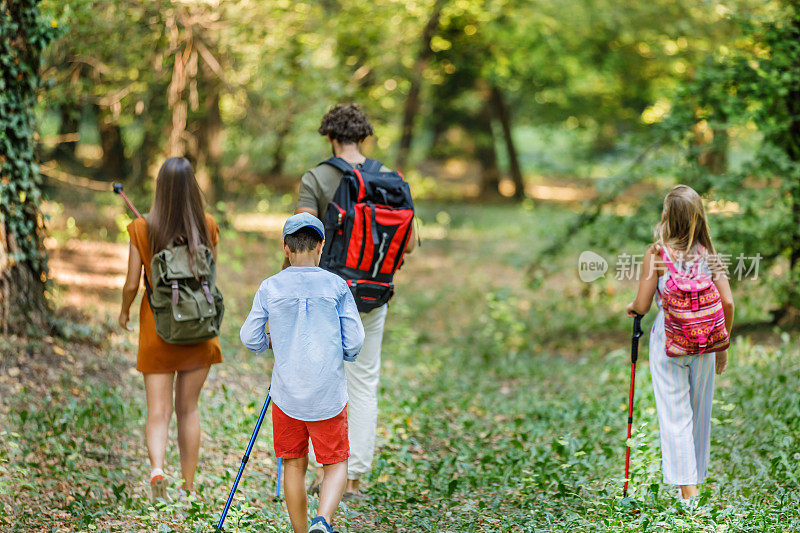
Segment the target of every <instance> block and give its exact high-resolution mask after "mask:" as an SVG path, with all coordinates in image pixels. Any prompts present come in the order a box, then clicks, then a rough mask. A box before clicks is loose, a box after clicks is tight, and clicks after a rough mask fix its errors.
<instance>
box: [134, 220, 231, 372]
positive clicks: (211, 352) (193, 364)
mask: <svg viewBox="0 0 800 533" xmlns="http://www.w3.org/2000/svg"><path fill="white" fill-rule="evenodd" d="M206 224H207V225H208V232H209V233H210V234H211V243H212V244H213V246H214V247H216V246H217V243H218V242H219V226H217V223H216V221H215V220H214V218H213V217H212V216H211V215H209V214H206ZM128 235H129V236H130V239H131V244H133V245H134V246H135V247H136V249H137V250H139V255H140V256H141V257H142V263H144V271H145V273H146V274H147V279H148V280H151V279H152V277H151V275H150V261H151V260H152V258H153V256H152V255H151V254H150V246H149V244H148V242H147V227H146V223H145V220H144V219H143V218H137V219H136V220H134V221H133V222H131V223H130V224H128ZM221 362H222V350H220V347H219V337H214V338H213V339H209V340H207V341H203V342H198V343H197V344H170V343H168V342H165V341H164V339H162V338H161V337H159V336H158V334H157V333H156V322H155V319H154V318H153V311H152V310H151V309H150V303H149V302H148V301H147V296H143V297H142V304H141V306H140V307H139V352H138V354H137V356H136V370H138V371H139V372H141V373H143V374H162V373H168V372H176V371H179V370H194V369H195V368H201V367H204V366H211V365H213V364H216V363H221Z"/></svg>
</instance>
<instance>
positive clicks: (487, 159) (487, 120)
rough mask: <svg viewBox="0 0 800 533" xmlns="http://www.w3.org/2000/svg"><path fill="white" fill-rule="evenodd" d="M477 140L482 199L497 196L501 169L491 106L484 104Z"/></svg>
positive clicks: (479, 120)
mask: <svg viewBox="0 0 800 533" xmlns="http://www.w3.org/2000/svg"><path fill="white" fill-rule="evenodd" d="M476 126H477V128H476V130H475V131H474V132H473V135H474V139H475V156H476V157H477V159H478V162H479V163H480V165H481V188H480V195H481V197H482V198H487V197H492V196H497V194H498V192H499V186H500V169H499V168H498V167H497V152H496V151H495V139H494V131H493V130H492V114H491V111H490V110H489V106H488V105H487V104H484V105H483V106H482V107H481V110H480V112H479V113H478V116H477V121H476Z"/></svg>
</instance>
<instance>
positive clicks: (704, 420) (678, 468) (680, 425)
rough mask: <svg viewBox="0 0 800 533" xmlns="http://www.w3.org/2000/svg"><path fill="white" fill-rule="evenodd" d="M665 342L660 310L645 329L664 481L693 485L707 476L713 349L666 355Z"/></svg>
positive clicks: (713, 361) (713, 366)
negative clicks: (646, 329) (691, 353)
mask: <svg viewBox="0 0 800 533" xmlns="http://www.w3.org/2000/svg"><path fill="white" fill-rule="evenodd" d="M665 342H666V336H665V334H664V313H663V311H662V312H659V314H658V316H657V317H656V320H655V323H654V324H653V329H652V330H651V332H650V376H651V379H652V381H653V390H654V392H655V398H656V410H657V411H658V426H659V429H660V432H661V468H662V471H663V474H664V483H668V484H670V485H697V484H698V483H702V482H703V480H704V479H705V478H706V475H707V474H708V459H709V454H710V450H711V404H712V400H713V399H714V371H715V369H716V357H715V354H713V353H708V354H703V355H684V356H680V357H669V356H667V353H666V350H665Z"/></svg>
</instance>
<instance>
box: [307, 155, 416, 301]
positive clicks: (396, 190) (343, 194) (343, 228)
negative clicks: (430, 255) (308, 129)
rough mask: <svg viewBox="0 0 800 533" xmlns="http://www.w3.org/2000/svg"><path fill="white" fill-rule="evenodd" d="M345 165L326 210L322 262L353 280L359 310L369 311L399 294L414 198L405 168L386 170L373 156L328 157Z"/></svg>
mask: <svg viewBox="0 0 800 533" xmlns="http://www.w3.org/2000/svg"><path fill="white" fill-rule="evenodd" d="M325 164H328V165H331V166H333V167H335V168H337V169H339V170H341V171H342V173H343V175H342V181H341V182H340V183H339V188H338V189H336V193H335V194H334V195H333V199H332V200H331V202H330V204H328V210H327V211H326V213H325V220H324V223H325V246H324V248H323V250H322V259H321V261H320V265H319V266H321V267H322V268H324V269H326V270H329V271H331V272H333V273H334V274H338V275H339V276H341V277H342V278H344V280H345V281H346V282H347V284H348V285H349V286H350V290H351V291H352V292H353V296H354V297H355V300H356V305H357V306H358V310H359V311H361V312H368V311H371V310H373V309H375V308H377V307H380V306H381V305H383V304H385V303H386V302H388V301H389V300H390V299H391V297H392V296H393V295H394V284H393V283H392V280H393V278H394V273H395V271H397V269H398V268H400V266H401V265H402V264H403V254H404V253H405V250H406V245H407V244H408V239H409V237H410V235H411V228H412V226H411V224H412V221H413V219H414V202H413V201H412V199H411V190H410V189H409V187H408V183H406V181H405V180H404V179H403V176H402V174H400V173H399V172H395V171H389V172H381V167H382V166H383V165H382V164H381V163H380V161H376V160H374V159H367V160H366V161H365V162H364V164H363V165H362V168H361V169H360V170H359V169H358V168H353V167H352V166H351V165H350V163H348V162H347V161H345V160H344V159H341V158H338V157H333V158H331V159H328V160H327V161H325Z"/></svg>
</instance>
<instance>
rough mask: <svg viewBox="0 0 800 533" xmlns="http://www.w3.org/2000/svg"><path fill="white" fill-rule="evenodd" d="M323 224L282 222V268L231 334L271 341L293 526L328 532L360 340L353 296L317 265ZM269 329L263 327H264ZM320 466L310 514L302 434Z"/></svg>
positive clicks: (337, 496) (255, 347)
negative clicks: (349, 366)
mask: <svg viewBox="0 0 800 533" xmlns="http://www.w3.org/2000/svg"><path fill="white" fill-rule="evenodd" d="M324 238H325V229H324V227H323V225H322V222H320V220H319V219H318V218H317V217H315V216H313V215H311V214H309V213H301V214H298V215H294V216H292V217H289V219H288V220H287V221H286V224H285V225H284V227H283V251H284V254H285V255H286V258H287V259H288V260H289V263H290V265H291V266H290V267H288V268H286V269H285V270H283V271H281V272H280V273H278V274H276V275H274V276H272V277H270V278H268V279H266V280H264V281H263V282H262V283H261V286H260V287H259V288H258V291H257V292H256V295H255V298H254V299H253V307H252V309H251V310H250V314H249V315H248V316H247V319H246V320H245V322H244V324H243V325H242V329H241V331H240V332H239V336H240V338H241V340H242V343H243V344H244V345H245V346H246V347H247V348H248V349H249V350H252V351H253V352H255V353H261V352H263V351H264V350H266V349H267V348H268V347H269V346H270V341H271V344H272V350H273V353H274V355H275V366H274V368H273V370H272V381H271V385H270V394H271V395H272V433H273V439H274V444H275V455H276V456H277V457H280V458H281V459H283V464H284V492H285V496H286V507H287V509H288V511H289V520H290V521H291V522H292V528H293V529H294V532H295V533H306V532H308V533H333V528H332V527H331V525H330V524H331V522H332V521H333V513H334V512H335V511H336V508H337V507H338V506H339V501H340V500H341V498H342V493H343V492H344V488H345V484H346V483H347V458H348V457H349V456H350V444H349V441H348V438H347V409H346V406H347V399H348V398H347V378H346V377H345V373H344V361H353V360H355V358H356V356H357V355H358V352H359V350H361V345H362V343H363V342H364V328H363V326H362V324H361V318H360V316H359V314H358V308H357V307H356V303H355V300H354V299H353V295H352V293H351V292H350V289H349V287H348V286H347V283H346V282H345V281H344V280H343V279H342V278H340V277H339V276H337V275H335V274H332V273H330V272H328V271H326V270H323V269H321V268H319V266H317V265H319V259H320V255H321V254H322V245H323V241H324ZM266 327H268V328H269V333H267V332H265V328H266ZM309 438H310V439H311V442H312V444H313V445H314V452H315V454H316V457H317V460H318V461H319V462H320V463H322V465H323V466H324V469H325V477H324V482H323V485H322V488H321V490H320V495H319V507H318V511H317V512H318V516H317V517H316V518H314V519H313V520H312V521H311V524H310V528H309V524H308V516H307V512H308V509H307V502H306V489H305V474H306V470H307V468H308V439H309Z"/></svg>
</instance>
